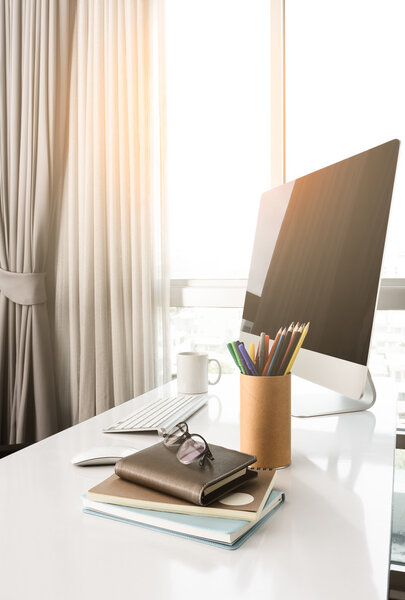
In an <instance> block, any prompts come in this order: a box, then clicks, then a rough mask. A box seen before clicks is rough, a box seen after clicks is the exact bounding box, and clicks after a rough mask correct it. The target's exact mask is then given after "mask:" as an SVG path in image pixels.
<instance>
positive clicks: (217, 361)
mask: <svg viewBox="0 0 405 600" xmlns="http://www.w3.org/2000/svg"><path fill="white" fill-rule="evenodd" d="M210 362H215V363H217V365H218V375H217V378H216V380H215V381H210V380H209V378H208V383H209V384H210V385H215V384H216V383H218V381H219V380H220V379H221V375H222V369H221V365H220V364H219V360H217V359H216V358H209V359H208V364H210Z"/></svg>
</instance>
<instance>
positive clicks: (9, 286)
mask: <svg viewBox="0 0 405 600" xmlns="http://www.w3.org/2000/svg"><path fill="white" fill-rule="evenodd" d="M45 275H46V273H14V272H13V271H5V270H4V269H1V268H0V292H1V293H2V294H4V296H6V298H8V299H9V300H11V301H12V302H14V303H15V304H23V305H25V306H31V305H32V304H42V303H43V302H46V301H47V297H46V288H45Z"/></svg>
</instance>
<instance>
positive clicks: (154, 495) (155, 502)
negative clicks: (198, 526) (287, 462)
mask: <svg viewBox="0 0 405 600" xmlns="http://www.w3.org/2000/svg"><path fill="white" fill-rule="evenodd" d="M276 473H277V471H275V470H273V471H270V470H269V471H258V472H257V477H254V478H253V479H251V480H249V481H247V482H245V483H244V484H243V485H242V486H241V487H240V488H238V489H237V492H236V494H234V493H233V492H231V495H230V498H232V503H230V502H228V497H224V498H221V500H217V501H216V502H213V503H212V504H210V505H209V506H199V505H197V504H192V503H191V502H187V501H186V500H181V499H180V498H175V497H174V496H169V495H168V494H163V493H162V492H157V491H156V490H152V489H151V488H147V487H144V486H143V485H137V484H136V483H131V482H130V481H125V479H121V478H120V477H118V476H117V475H111V476H110V477H108V478H107V479H105V480H104V481H102V482H101V483H99V484H98V485H96V486H94V487H93V488H91V489H90V490H89V491H88V492H87V497H88V499H89V500H95V501H96V502H107V503H108V504H118V505H120V506H130V507H132V508H142V509H147V510H157V511H160V512H169V513H182V514H185V515H195V516H201V517H221V518H223V519H242V520H244V521H256V520H257V519H258V518H259V517H260V515H261V512H262V509H263V506H264V505H265V503H266V500H267V498H268V497H269V495H270V493H271V490H272V489H273V486H274V482H275V478H276V477H275V475H276ZM240 492H241V493H240ZM238 502H239V504H238Z"/></svg>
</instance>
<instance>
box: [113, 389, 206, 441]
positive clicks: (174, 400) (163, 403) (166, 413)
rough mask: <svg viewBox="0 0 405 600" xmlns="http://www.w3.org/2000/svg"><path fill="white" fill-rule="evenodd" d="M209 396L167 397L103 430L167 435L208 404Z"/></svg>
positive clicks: (179, 395)
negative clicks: (149, 432)
mask: <svg viewBox="0 0 405 600" xmlns="http://www.w3.org/2000/svg"><path fill="white" fill-rule="evenodd" d="M207 400H208V395H207V394H187V395H186V394H178V395H177V396H174V397H173V396H171V397H170V396H165V397H163V398H159V399H158V400H155V401H154V402H150V403H149V404H147V405H144V406H142V407H141V408H138V410H136V411H135V412H133V413H131V414H130V415H129V416H127V417H125V418H123V419H120V420H119V421H116V422H115V423H113V424H112V425H109V426H108V427H106V428H105V429H103V431H104V433H128V432H129V431H157V432H158V433H160V434H161V435H163V434H164V433H167V432H168V431H170V429H172V427H174V425H177V423H179V422H180V421H185V420H186V419H187V418H188V417H189V416H190V415H192V414H193V413H195V411H196V410H198V409H199V408H201V406H203V405H204V404H206V402H207Z"/></svg>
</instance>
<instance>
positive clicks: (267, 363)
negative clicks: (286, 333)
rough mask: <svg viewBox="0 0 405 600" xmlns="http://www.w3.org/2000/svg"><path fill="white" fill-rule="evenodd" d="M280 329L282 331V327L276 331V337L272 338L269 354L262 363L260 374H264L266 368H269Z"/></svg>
mask: <svg viewBox="0 0 405 600" xmlns="http://www.w3.org/2000/svg"><path fill="white" fill-rule="evenodd" d="M282 331H283V328H282V327H280V329H279V330H278V331H277V335H276V339H275V340H274V342H273V345H272V347H271V350H270V354H269V356H268V357H267V360H266V364H265V365H264V369H263V371H262V375H266V372H267V369H268V368H269V365H270V363H271V359H272V358H273V354H274V352H275V350H276V348H277V342H278V338H279V337H280V335H281V332H282Z"/></svg>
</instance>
